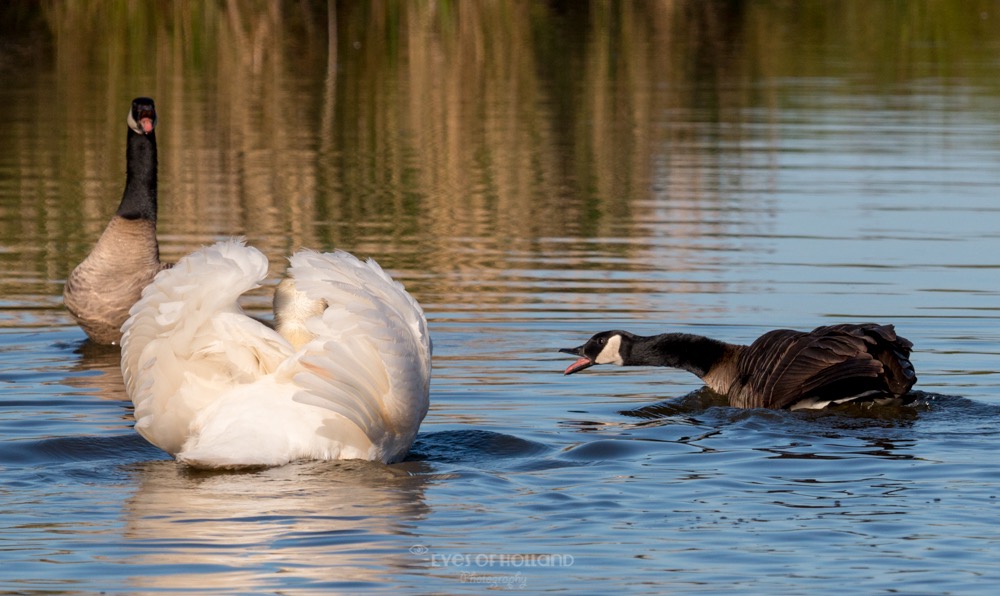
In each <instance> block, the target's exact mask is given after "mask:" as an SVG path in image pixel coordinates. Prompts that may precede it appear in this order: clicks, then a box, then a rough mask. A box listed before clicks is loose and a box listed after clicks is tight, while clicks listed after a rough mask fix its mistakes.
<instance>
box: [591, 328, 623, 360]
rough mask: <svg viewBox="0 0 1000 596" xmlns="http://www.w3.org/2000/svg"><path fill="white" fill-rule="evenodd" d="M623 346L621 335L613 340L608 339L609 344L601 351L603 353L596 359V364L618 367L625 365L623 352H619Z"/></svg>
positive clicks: (613, 337)
mask: <svg viewBox="0 0 1000 596" xmlns="http://www.w3.org/2000/svg"><path fill="white" fill-rule="evenodd" d="M621 345H622V336H620V335H613V336H611V338H610V339H608V343H607V344H605V346H604V349H603V350H601V353H600V354H598V355H597V358H594V363H595V364H617V365H618V366H621V365H622V364H624V361H623V360H622V355H621V352H619V348H621Z"/></svg>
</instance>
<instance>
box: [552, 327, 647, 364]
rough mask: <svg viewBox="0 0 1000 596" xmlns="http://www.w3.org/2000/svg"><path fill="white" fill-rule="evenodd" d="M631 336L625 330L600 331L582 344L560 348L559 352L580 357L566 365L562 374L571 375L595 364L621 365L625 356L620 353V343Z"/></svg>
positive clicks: (626, 340)
mask: <svg viewBox="0 0 1000 596" xmlns="http://www.w3.org/2000/svg"><path fill="white" fill-rule="evenodd" d="M631 337H632V334H631V333H629V332H627V331H602V332H601V333H598V334H597V335H595V336H594V337H591V338H590V339H589V340H587V343H585V344H583V345H582V346H579V347H576V348H562V349H560V350H559V351H560V352H563V353H566V354H573V355H574V356H579V357H580V359H579V360H577V361H576V362H574V363H573V364H570V365H569V366H568V367H566V370H565V371H563V374H564V375H571V374H573V373H575V372H580V371H581V370H583V369H585V368H590V367H591V366H594V365H595V364H617V365H619V366H621V365H622V364H624V363H625V358H624V356H623V355H622V343H623V341H624V342H625V343H627V342H628V340H629V339H630V338H631Z"/></svg>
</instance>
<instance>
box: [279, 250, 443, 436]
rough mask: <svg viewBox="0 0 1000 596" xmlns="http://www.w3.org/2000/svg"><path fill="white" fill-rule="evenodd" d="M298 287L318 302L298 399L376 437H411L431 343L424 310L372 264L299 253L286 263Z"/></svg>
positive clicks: (424, 391)
mask: <svg viewBox="0 0 1000 596" xmlns="http://www.w3.org/2000/svg"><path fill="white" fill-rule="evenodd" d="M291 265H292V266H291V268H290V270H289V272H290V275H291V276H292V277H293V278H294V279H295V285H296V288H297V289H298V290H299V291H302V292H304V293H306V295H307V296H309V297H310V298H312V299H316V300H323V301H324V302H325V303H326V305H327V308H326V309H325V311H324V313H323V316H322V317H316V318H314V319H313V320H311V321H310V322H309V326H310V331H312V332H313V333H314V334H315V335H316V337H317V338H319V339H317V340H315V341H313V342H311V343H310V344H308V345H307V346H306V347H305V348H304V355H303V356H302V357H301V359H300V363H301V366H302V368H301V372H300V373H299V374H298V375H297V376H296V382H297V383H298V384H299V386H300V387H302V389H303V391H302V392H301V393H300V394H299V395H298V396H297V397H296V400H298V401H301V402H303V403H310V404H312V405H316V406H320V407H324V408H327V409H329V410H332V411H335V412H337V413H338V414H340V415H342V416H344V417H345V418H347V419H348V420H350V421H351V422H353V423H354V424H356V425H357V426H358V427H359V428H360V429H362V430H363V431H364V432H365V433H366V434H368V436H369V437H370V438H372V440H373V442H376V443H377V442H378V441H379V440H380V436H381V435H385V436H409V437H410V440H412V436H413V435H415V433H416V429H417V427H419V424H420V421H421V420H423V417H424V416H425V415H426V413H427V407H428V389H429V384H430V374H431V342H430V336H429V334H428V332H427V320H426V319H425V317H424V314H423V310H422V309H421V308H420V305H419V304H418V303H417V302H416V300H414V299H413V298H412V297H411V296H410V295H409V294H408V293H407V292H406V290H405V289H403V286H402V285H401V284H399V283H397V282H395V281H393V280H392V278H391V277H389V275H388V274H386V273H385V272H384V271H383V270H382V269H381V268H380V267H379V266H378V264H376V263H375V262H374V261H372V260H368V261H360V260H358V259H357V258H355V257H354V256H352V255H350V254H349V253H346V252H342V251H338V252H335V253H325V254H319V253H315V252H312V251H300V252H298V253H296V254H295V255H294V256H293V257H292V258H291Z"/></svg>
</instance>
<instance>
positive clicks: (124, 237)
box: [63, 97, 168, 344]
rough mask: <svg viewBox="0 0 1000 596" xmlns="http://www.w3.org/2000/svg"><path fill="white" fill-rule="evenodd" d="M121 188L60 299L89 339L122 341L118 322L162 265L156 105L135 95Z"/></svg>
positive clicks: (119, 322)
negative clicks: (100, 231) (114, 208)
mask: <svg viewBox="0 0 1000 596" xmlns="http://www.w3.org/2000/svg"><path fill="white" fill-rule="evenodd" d="M127 122H128V136H127V141H126V150H125V160H126V164H127V165H126V167H127V172H126V176H125V192H124V193H123V194H122V200H121V203H120V204H119V205H118V211H117V212H115V214H114V216H113V217H112V218H111V221H109V222H108V226H107V227H106V228H105V229H104V233H103V234H101V238H100V239H99V240H98V241H97V244H96V245H95V246H94V248H93V250H91V251H90V254H89V255H87V258H86V259H84V260H83V262H82V263H80V264H79V265H77V267H76V269H74V270H73V272H72V273H70V275H69V278H68V279H67V280H66V287H65V288H64V289H63V302H64V303H65V304H66V308H67V310H69V312H70V314H71V315H73V318H74V319H76V322H77V324H79V325H80V327H82V328H83V330H84V331H85V332H86V333H87V335H88V336H89V337H90V339H91V340H93V341H95V342H97V343H102V344H117V343H118V342H119V341H121V336H122V334H121V326H122V324H123V323H124V322H125V319H127V318H128V311H129V309H130V308H132V305H133V304H135V303H136V301H138V300H139V296H140V295H141V294H142V289H143V288H144V287H146V285H147V284H148V283H149V282H150V281H151V280H152V279H153V277H154V276H155V275H156V274H157V272H159V271H160V270H161V269H163V268H165V267H168V265H164V264H162V263H160V247H159V244H157V242H156V184H157V182H156V134H155V131H154V129H155V128H156V107H155V106H154V105H153V100H152V99H149V98H148V97H137V98H136V99H134V100H133V101H132V108H131V109H130V110H129V112H128V119H127Z"/></svg>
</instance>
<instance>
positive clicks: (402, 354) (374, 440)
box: [122, 240, 431, 468]
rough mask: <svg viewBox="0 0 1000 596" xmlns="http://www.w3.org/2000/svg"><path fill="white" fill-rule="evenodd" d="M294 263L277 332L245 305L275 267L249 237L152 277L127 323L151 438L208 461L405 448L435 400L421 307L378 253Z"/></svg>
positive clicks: (365, 455) (134, 390)
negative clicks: (430, 399)
mask: <svg viewBox="0 0 1000 596" xmlns="http://www.w3.org/2000/svg"><path fill="white" fill-rule="evenodd" d="M289 260H290V262H291V266H290V267H289V271H288V274H289V278H288V279H286V280H285V281H283V282H282V283H281V284H280V285H279V286H278V288H277V290H276V292H275V298H274V310H275V313H274V314H275V322H276V325H275V329H271V328H269V327H268V326H266V325H264V324H262V323H260V322H259V321H257V320H255V319H252V318H251V317H249V316H247V315H246V314H244V313H243V310H242V309H241V308H240V306H239V305H238V304H237V299H238V298H239V296H240V295H241V294H243V293H244V292H246V291H248V290H251V289H253V288H256V287H259V285H260V283H261V282H262V281H263V280H264V278H265V277H266V275H267V267H268V261H267V258H266V257H265V256H264V255H263V254H262V253H261V252H260V251H258V250H257V249H255V248H251V247H248V246H246V245H245V244H244V242H243V241H242V240H229V241H224V242H219V243H217V244H215V245H213V246H210V247H207V248H203V249H201V250H198V251H196V252H194V253H192V254H190V255H188V256H186V257H184V258H183V259H181V260H180V261H179V262H178V263H177V264H176V265H175V266H174V267H172V268H170V269H166V270H164V271H162V272H161V273H160V274H159V275H157V277H156V279H155V280H153V282H152V283H151V284H149V285H148V286H146V289H145V290H143V293H142V298H141V299H140V300H139V302H137V303H136V304H135V306H134V307H132V312H131V315H130V316H129V319H128V320H127V321H126V322H125V325H124V327H123V330H124V335H123V337H122V375H123V377H124V379H125V386H126V390H127V392H128V395H129V397H131V399H132V402H133V403H134V405H135V420H136V423H135V429H136V430H137V431H138V432H139V434H141V435H142V436H143V437H145V438H146V439H147V440H148V441H149V442H150V443H152V444H154V445H156V446H157V447H159V448H160V449H163V450H164V451H166V452H167V453H170V454H171V455H173V456H175V457H176V459H177V460H178V461H180V462H184V463H187V464H189V465H191V466H194V467H203V468H239V467H246V466H277V465H282V464H285V463H288V462H290V461H293V460H299V459H319V460H336V459H367V460H378V461H382V462H385V463H390V462H394V461H398V460H399V459H401V458H402V457H403V456H404V455H405V454H406V452H407V451H408V450H409V448H410V446H411V444H412V443H413V440H414V439H415V438H416V435H417V429H418V428H419V426H420V422H421V421H422V420H423V418H424V416H425V415H426V413H427V407H428V390H429V385H430V375H431V340H430V336H429V335H428V331H427V320H426V318H425V317H424V314H423V311H422V310H421V308H420V305H419V304H417V302H416V300H414V299H413V298H412V297H411V296H410V295H409V294H408V293H407V292H406V290H405V289H403V286H402V285H400V284H399V283H397V282H395V281H393V280H392V278H391V277H389V275H388V274H386V273H385V272H383V271H382V269H381V268H380V267H379V266H378V264H376V263H375V261H372V260H368V261H365V262H363V261H360V260H358V259H357V258H355V257H353V256H352V255H350V254H348V253H346V252H342V251H337V252H333V253H323V254H320V253H317V252H313V251H310V250H301V251H299V252H297V253H295V254H294V255H293V256H292V257H291V258H290V259H289Z"/></svg>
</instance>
